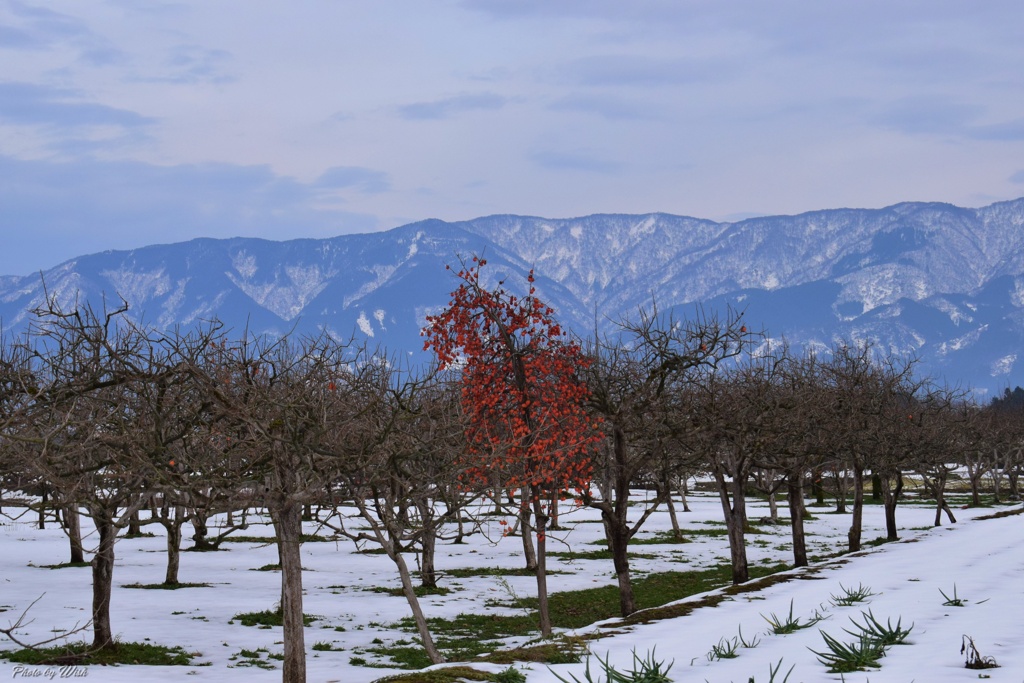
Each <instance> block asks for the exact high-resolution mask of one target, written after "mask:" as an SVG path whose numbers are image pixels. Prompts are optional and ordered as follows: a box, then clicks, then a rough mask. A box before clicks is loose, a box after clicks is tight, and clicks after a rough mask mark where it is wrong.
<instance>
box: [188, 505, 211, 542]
mask: <svg viewBox="0 0 1024 683" xmlns="http://www.w3.org/2000/svg"><path fill="white" fill-rule="evenodd" d="M206 519H207V515H206V511H205V510H198V509H196V510H194V511H193V512H192V528H193V529H194V530H195V534H193V535H192V543H193V547H194V548H195V549H196V550H213V548H214V546H213V544H211V543H210V542H209V541H208V540H206V537H207V534H208V533H209V529H208V528H207V526H206Z"/></svg>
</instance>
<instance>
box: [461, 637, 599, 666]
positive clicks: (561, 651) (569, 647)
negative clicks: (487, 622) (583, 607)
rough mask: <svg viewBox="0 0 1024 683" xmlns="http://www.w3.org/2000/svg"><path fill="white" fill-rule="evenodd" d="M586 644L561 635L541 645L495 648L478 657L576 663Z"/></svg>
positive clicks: (493, 660)
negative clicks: (505, 648) (493, 650)
mask: <svg viewBox="0 0 1024 683" xmlns="http://www.w3.org/2000/svg"><path fill="white" fill-rule="evenodd" d="M586 651H587V648H586V645H584V644H583V641H582V640H581V639H579V638H570V637H567V636H563V637H562V638H559V639H557V640H555V641H552V642H547V643H543V644H541V645H530V646H525V647H517V648H512V649H511V650H496V651H495V652H492V653H491V654H489V655H485V656H483V657H480V658H479V659H480V661H482V662H491V663H492V664H512V663H513V662H536V663H538V664H576V663H577V662H579V661H581V660H582V659H583V654H584V653H586Z"/></svg>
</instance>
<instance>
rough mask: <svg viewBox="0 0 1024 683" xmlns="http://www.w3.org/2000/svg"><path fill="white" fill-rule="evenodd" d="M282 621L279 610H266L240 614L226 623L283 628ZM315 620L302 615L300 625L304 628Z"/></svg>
mask: <svg viewBox="0 0 1024 683" xmlns="http://www.w3.org/2000/svg"><path fill="white" fill-rule="evenodd" d="M283 619H284V617H283V615H282V613H281V610H280V609H277V610H271V609H267V610H263V611H262V612H240V613H238V614H236V615H235V616H233V617H231V621H230V622H228V623H234V622H236V621H237V622H238V623H240V624H242V626H283V625H284V621H283ZM317 619H319V617H316V616H313V615H311V614H303V615H302V623H303V624H304V625H306V626H309V625H310V624H311V623H313V622H314V621H316V620H317Z"/></svg>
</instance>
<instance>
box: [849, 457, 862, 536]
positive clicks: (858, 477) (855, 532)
mask: <svg viewBox="0 0 1024 683" xmlns="http://www.w3.org/2000/svg"><path fill="white" fill-rule="evenodd" d="M863 521H864V468H863V467H861V466H860V465H854V466H853V519H851V520H850V531H849V532H847V535H846V536H847V539H848V540H849V549H850V552H851V553H855V552H857V551H858V550H860V535H861V527H862V526H863Z"/></svg>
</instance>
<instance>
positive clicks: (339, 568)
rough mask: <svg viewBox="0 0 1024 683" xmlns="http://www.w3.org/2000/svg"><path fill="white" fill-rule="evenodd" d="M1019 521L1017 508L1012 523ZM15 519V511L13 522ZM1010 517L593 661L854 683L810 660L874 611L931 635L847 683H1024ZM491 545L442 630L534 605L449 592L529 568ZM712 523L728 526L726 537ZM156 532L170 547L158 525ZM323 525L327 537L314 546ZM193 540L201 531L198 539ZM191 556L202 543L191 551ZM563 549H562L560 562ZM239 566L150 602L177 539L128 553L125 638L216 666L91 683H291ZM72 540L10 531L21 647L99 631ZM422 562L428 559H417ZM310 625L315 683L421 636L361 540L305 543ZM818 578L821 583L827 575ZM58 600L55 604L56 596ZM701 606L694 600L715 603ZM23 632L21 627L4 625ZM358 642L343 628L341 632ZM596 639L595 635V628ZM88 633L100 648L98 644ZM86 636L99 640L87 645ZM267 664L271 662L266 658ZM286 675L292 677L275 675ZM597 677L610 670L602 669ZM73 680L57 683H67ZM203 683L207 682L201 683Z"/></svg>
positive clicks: (590, 531) (585, 515)
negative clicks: (970, 645)
mask: <svg viewBox="0 0 1024 683" xmlns="http://www.w3.org/2000/svg"><path fill="white" fill-rule="evenodd" d="M691 507H692V508H693V511H692V512H689V513H682V512H680V518H681V522H682V523H683V525H684V527H685V528H689V529H705V530H707V529H709V528H715V525H716V524H718V520H719V519H720V515H721V508H720V505H719V503H718V501H717V499H716V498H714V497H710V496H694V497H693V498H691ZM999 509H1004V508H999ZM811 510H812V512H813V513H814V514H815V516H816V517H817V519H815V520H812V521H809V522H808V525H807V528H808V532H809V534H810V535H809V538H808V540H809V552H810V554H811V555H822V556H823V555H826V554H830V553H833V552H835V551H837V550H841V549H842V547H843V544H844V543H845V534H846V529H847V527H848V525H849V519H850V517H849V515H848V514H843V515H837V514H831V512H830V509H824V508H812V509H811ZM8 511H9V509H8ZM994 511H995V510H992V509H979V510H974V509H971V510H956V512H957V514H958V517H959V518H960V521H959V523H957V524H955V525H947V526H943V527H940V528H935V529H928V528H927V527H928V526H929V525H930V523H931V521H932V518H933V515H934V512H933V510H932V509H931V508H928V507H924V506H920V505H905V506H901V507H900V509H899V511H898V521H899V523H900V527H901V532H900V533H901V538H902V542H899V543H890V544H885V545H882V546H879V547H876V548H870V549H868V550H867V551H865V552H864V553H861V554H858V555H857V556H846V557H843V558H841V559H840V560H831V561H826V562H824V566H822V565H815V566H812V568H811V569H812V571H811V572H803V571H801V572H796V573H797V574H800V575H803V574H805V573H806V574H807V577H806V579H795V580H791V581H786V582H781V583H777V584H775V585H772V586H770V587H767V588H764V589H762V590H759V591H756V592H748V593H740V594H737V595H735V596H730V597H727V598H726V599H725V600H724V601H723V602H721V603H719V604H717V606H714V607H700V608H698V609H696V610H694V611H693V612H692V613H691V614H689V615H688V616H685V617H679V618H675V619H670V620H662V621H655V622H652V623H649V624H646V625H640V626H631V627H628V628H616V629H614V631H616V635H614V636H608V637H604V638H601V639H598V640H593V641H591V642H590V649H591V652H593V653H594V654H595V655H599V656H600V657H601V658H602V659H603V658H605V657H608V658H610V661H611V663H612V664H614V665H616V666H617V667H619V668H620V670H621V669H629V668H631V664H632V652H633V651H635V652H636V653H637V654H639V655H642V656H645V655H647V653H648V652H649V651H651V650H652V649H654V648H655V647H656V648H657V649H656V657H657V658H658V659H663V660H670V661H671V660H674V665H673V667H672V670H671V673H670V676H671V677H672V679H673V680H675V681H708V682H709V683H729V682H735V683H747V681H748V680H749V679H750V678H751V677H754V678H755V679H756V680H757V681H758V682H759V683H767V682H768V681H769V667H770V666H774V665H776V664H778V662H779V660H782V672H781V673H780V674H779V675H778V677H777V678H776V681H777V683H782V680H783V675H784V673H785V672H786V671H788V670H789V669H790V667H793V672H792V675H791V676H790V678H789V683H800V682H804V683H810V682H813V681H839V680H841V677H840V676H839V675H838V674H828V673H826V667H825V666H824V665H822V664H821V663H819V662H818V660H817V657H816V656H815V654H814V653H813V652H811V649H810V648H813V649H815V650H819V651H822V650H824V649H825V646H824V641H823V640H822V637H821V635H820V633H819V630H822V631H825V632H827V633H829V634H831V635H833V636H836V637H839V638H840V639H841V640H845V641H850V640H852V637H850V636H848V635H847V634H846V633H844V632H843V629H853V626H852V625H851V623H850V620H849V619H850V618H851V617H853V618H856V619H858V621H863V619H862V618H861V613H862V611H864V610H867V609H870V610H871V611H872V613H873V614H874V616H875V617H876V618H878V619H879V620H880V621H882V622H883V623H884V622H885V621H886V620H889V619H891V620H892V622H893V623H895V622H896V620H897V619H902V623H903V625H904V626H907V625H909V624H913V631H912V633H911V634H910V637H909V638H908V642H909V644H907V645H900V646H895V647H892V648H891V649H890V650H889V651H888V654H887V655H886V656H885V657H884V658H883V659H882V660H881V664H882V666H881V668H879V669H876V670H873V671H870V672H867V673H854V674H846V675H845V680H846V681H849V682H851V683H853V682H855V681H856V682H863V681H871V683H886V682H890V681H891V682H893V683H897V682H898V683H909V682H910V681H917V683H932V682H935V683H941V682H953V681H956V682H960V681H974V680H978V678H979V677H982V678H985V677H990V678H991V680H992V681H1003V682H1006V683H1011V682H1012V683H1021V682H1022V681H1024V551H1022V548H1024V516H1010V517H1006V518H1002V519H990V520H975V519H974V518H976V517H978V516H982V515H986V514H991V513H992V512H994ZM763 515H767V508H766V507H762V504H761V503H758V502H754V503H753V504H752V509H751V513H750V517H751V518H752V519H753V520H756V519H757V518H758V517H760V516H763ZM487 520H488V521H487V527H486V530H487V531H488V532H489V533H490V535H491V540H488V538H487V537H485V535H484V534H477V535H474V536H472V537H470V538H469V539H467V543H466V544H464V545H458V546H453V545H443V546H441V547H440V548H439V550H438V569H439V570H440V572H441V574H442V577H441V585H444V586H447V587H449V588H451V589H452V590H451V592H450V593H448V594H447V595H444V596H431V597H425V598H423V599H422V603H423V607H424V611H425V612H426V614H427V616H428V617H451V616H454V615H456V614H459V613H463V612H479V611H481V610H485V609H488V610H494V611H496V612H498V613H510V611H509V610H508V609H506V608H501V607H490V606H486V605H485V603H486V602H487V601H489V600H490V601H508V600H509V599H510V598H511V597H512V595H513V594H517V595H519V596H524V597H525V596H530V595H532V594H533V593H534V590H535V584H534V581H533V579H532V578H531V577H529V576H508V577H495V576H479V577H470V578H466V577H458V578H454V577H444V571H445V570H450V569H454V568H460V567H513V568H514V567H520V566H522V558H521V554H520V553H521V544H520V541H519V539H518V538H501V534H500V529H501V526H500V524H499V518H494V517H490V518H487ZM596 521H597V516H596V514H595V513H594V512H593V511H590V510H578V511H575V512H572V513H571V514H564V515H563V518H562V524H563V525H565V526H569V527H571V530H570V531H568V532H565V533H563V534H562V537H563V538H564V540H565V541H566V542H567V543H568V544H569V545H570V546H571V547H572V549H573V550H578V551H579V550H582V551H586V550H594V549H596V548H598V547H599V546H597V545H592V543H593V542H595V541H599V540H600V539H601V537H602V533H601V525H600V524H599V523H595V522H596ZM709 523H710V524H709ZM882 525H883V520H882V510H881V507H880V506H877V505H872V506H867V507H866V509H865V532H864V539H865V540H866V541H868V540H871V539H874V538H876V537H878V536H880V535H882V534H883V532H882ZM668 528H669V520H668V515H667V513H666V512H659V513H657V514H655V515H654V516H653V517H652V519H651V520H650V521H649V522H648V524H647V525H646V527H645V529H644V531H643V532H641V538H642V537H643V536H644V535H646V534H650V533H655V532H658V531H664V530H666V529H668ZM145 530H146V531H150V532H154V533H159V532H160V531H161V529H160V527H159V526H157V525H151V526H148V527H146V528H145ZM312 530H313V529H312V527H310V529H309V531H312ZM788 531H789V529H788V526H781V527H778V528H775V529H771V530H770V533H768V534H758V535H756V536H750V537H748V539H749V540H750V547H749V557H750V561H751V564H757V563H762V562H774V561H776V560H783V561H791V560H792V558H791V553H790V551H789V539H788ZM245 533H246V534H248V535H257V536H269V535H270V533H271V532H270V529H269V527H267V526H262V525H258V524H257V525H253V526H251V527H250V528H249V530H247V531H246V532H245ZM186 535H187V534H186ZM691 537H692V539H693V542H692V543H688V544H684V545H671V544H669V545H644V546H640V547H638V548H637V551H638V552H642V553H655V554H657V558H656V559H636V560H634V561H633V563H632V565H633V568H634V570H635V571H636V573H637V575H641V574H644V573H648V572H657V571H667V570H680V569H684V568H699V567H703V566H710V565H715V564H719V563H721V562H722V561H724V560H726V559H727V558H728V547H727V541H726V539H725V537H724V536H707V535H699V534H692V535H691ZM186 545H187V543H186ZM558 546H559V543H557V542H556V543H554V544H552V549H553V550H559V549H560V548H559V547H558ZM225 547H227V548H228V552H212V553H183V554H182V568H181V575H180V579H181V581H183V582H205V583H210V584H213V585H212V587H206V588H185V589H180V590H176V591H163V590H139V589H130V588H125V587H124V586H125V585H126V584H135V583H142V584H152V583H159V582H160V581H162V580H163V573H164V562H165V554H164V549H163V538H162V537H160V536H159V535H158V536H156V537H152V538H133V539H122V540H120V541H119V542H118V546H117V555H118V559H117V567H116V571H115V575H114V595H113V606H112V621H113V630H114V632H115V633H116V634H118V636H119V637H120V639H121V640H125V641H129V640H131V641H142V640H148V641H150V642H153V643H158V644H163V645H180V646H182V647H184V648H186V649H187V650H189V651H192V652H197V653H200V654H199V656H198V657H196V659H195V660H194V661H195V663H197V664H205V666H202V665H201V666H189V667H145V668H143V667H138V666H118V667H90V668H89V670H88V672H87V680H89V681H90V682H91V683H98V682H100V681H133V682H134V681H178V680H199V681H202V680H206V681H216V682H220V681H225V682H229V683H230V682H239V683H241V682H243V681H246V682H247V681H257V682H258V681H267V682H269V681H274V680H280V676H281V674H280V670H279V668H277V669H276V670H274V671H268V670H262V669H259V668H253V667H251V666H239V664H241V663H244V662H245V661H247V660H246V658H245V657H241V656H240V653H241V651H242V650H248V651H255V650H257V649H259V648H265V650H266V651H269V652H270V653H280V652H281V651H282V645H281V643H280V638H281V633H280V628H273V629H260V628H257V627H247V626H243V625H241V624H239V623H238V622H237V621H236V622H235V623H233V624H232V623H229V622H230V621H231V619H232V616H234V615H235V614H237V613H240V612H252V611H260V610H265V609H273V608H274V607H275V603H276V602H277V600H278V596H279V594H280V573H279V572H276V571H258V570H257V571H254V570H256V569H257V568H259V567H262V566H264V565H268V564H272V563H276V562H277V557H276V550H275V548H274V547H273V546H259V545H253V544H252V543H229V544H225ZM562 549H564V548H562ZM67 553H68V550H67V540H66V538H65V537H64V535H63V533H62V532H61V531H60V530H59V529H58V528H56V525H54V524H52V523H51V524H50V525H49V528H47V529H46V530H43V531H40V530H38V529H37V528H35V526H34V524H32V523H31V522H30V521H29V520H28V519H27V518H23V519H21V520H18V521H12V520H9V519H3V520H2V521H0V609H3V610H5V611H4V613H3V614H2V615H0V624H3V625H4V626H6V625H7V622H9V621H13V620H14V619H15V618H17V616H18V615H19V614H20V613H21V611H22V610H23V609H25V608H26V607H27V606H28V605H29V603H31V602H32V601H33V600H35V599H36V598H38V597H39V596H40V595H43V598H42V599H41V600H40V601H39V602H38V603H37V604H36V606H35V607H34V608H33V609H32V612H31V616H32V617H33V618H34V621H33V623H32V624H31V625H29V626H28V628H26V629H24V630H23V631H22V632H21V633H22V635H24V636H25V637H26V638H27V639H28V640H42V639H43V638H45V637H48V636H49V635H50V632H51V630H53V629H67V628H69V627H71V626H73V625H74V624H75V623H76V622H82V623H84V622H85V621H87V619H88V615H89V605H90V604H91V593H90V572H89V570H88V569H87V568H63V569H57V570H51V569H47V568H43V567H42V566H41V565H47V564H57V563H61V562H64V561H66V560H67ZM410 560H411V558H410ZM303 566H304V567H306V568H307V569H308V571H306V572H305V573H304V576H303V581H304V587H305V591H306V593H305V611H306V612H307V613H309V614H313V615H317V616H318V617H319V618H318V620H317V621H315V622H313V623H312V624H311V625H310V626H309V627H308V628H307V631H306V646H307V651H308V672H309V675H308V678H309V681H311V682H322V681H334V682H337V683H366V682H369V681H373V680H375V679H378V678H381V677H383V676H386V675H388V674H392V673H398V670H397V669H386V668H367V667H365V666H356V665H353V664H352V663H351V662H350V659H351V658H352V657H353V656H358V657H362V658H364V659H366V660H369V661H371V662H372V661H374V656H373V655H371V654H368V653H366V652H363V651H362V650H363V649H364V648H368V647H374V640H375V639H376V640H377V641H378V645H379V642H381V641H382V642H383V643H384V644H388V643H392V642H395V641H397V640H401V639H405V640H409V639H411V638H412V637H413V635H414V634H410V633H408V632H402V631H399V630H397V629H395V628H394V626H393V625H394V624H395V622H397V621H398V620H399V619H401V618H403V617H406V616H408V615H409V610H408V606H407V604H406V602H405V600H404V599H403V598H401V597H394V596H391V595H388V594H386V593H381V592H375V591H373V590H372V588H374V587H387V588H393V587H397V586H398V585H399V584H398V578H397V574H396V572H395V570H394V568H393V565H392V564H391V562H390V561H389V560H388V559H387V557H385V556H383V555H380V554H366V553H357V552H355V549H354V547H353V545H352V544H351V543H350V542H338V543H306V544H304V545H303ZM549 567H550V568H552V569H557V570H558V571H559V572H560V573H557V574H554V575H552V576H550V577H549V586H550V590H551V591H552V592H556V591H564V590H573V589H579V588H587V587H593V586H596V585H601V584H611V583H613V581H614V578H613V572H612V568H611V563H610V561H609V560H575V561H573V562H565V561H562V560H559V559H556V558H552V559H551V561H550V563H549ZM815 570H816V571H815ZM841 586H843V587H846V588H855V587H858V586H864V587H868V588H870V589H871V591H872V592H874V593H875V594H876V595H874V596H873V597H871V598H869V602H867V603H864V604H861V605H856V606H850V607H836V606H834V605H833V604H832V603H831V597H832V596H837V595H841V594H842V589H841ZM954 587H955V590H956V592H957V595H958V597H960V598H962V599H965V600H966V604H965V606H963V607H950V606H944V605H943V604H942V603H943V602H944V598H943V596H942V594H941V593H940V590H941V591H945V592H946V594H947V595H950V596H952V592H953V590H954ZM44 594H45V595H44ZM698 598H699V596H697V597H696V598H691V599H698ZM791 603H792V606H793V613H794V616H797V617H800V618H803V619H806V618H809V617H811V616H812V615H814V613H815V611H818V612H820V613H821V614H822V615H825V616H826V617H827V618H826V619H825V620H823V621H821V622H820V623H818V624H817V625H816V626H814V627H812V628H809V629H805V630H801V631H797V632H796V633H793V634H790V635H769V634H767V633H766V631H767V630H768V624H767V622H766V621H765V619H763V618H762V615H765V616H767V615H771V614H773V613H774V614H776V615H780V616H782V615H785V614H788V613H789V610H790V604H791ZM5 617H6V620H5V619H4V618H5ZM740 627H742V629H743V635H744V637H745V638H746V639H747V640H750V639H751V638H752V637H753V636H755V635H756V636H758V638H759V642H758V644H757V646H756V647H754V648H740V649H739V650H738V654H739V656H738V657H737V658H735V659H726V660H716V661H709V658H708V653H709V651H710V650H711V648H712V646H713V645H716V644H717V643H719V641H720V640H721V639H723V638H725V639H731V638H733V637H735V636H737V634H738V632H739V629H740ZM339 629H342V630H339ZM593 630H595V627H588V628H586V629H581V632H587V631H593ZM84 635H86V636H88V635H89V634H88V633H86V634H84ZM964 635H967V636H970V637H972V638H973V639H974V642H975V643H976V644H977V647H978V649H979V651H980V652H981V654H982V655H985V656H992V657H994V658H995V659H996V661H997V662H998V663H999V665H1000V668H996V669H988V670H985V671H982V672H979V671H974V670H969V669H966V668H965V667H964V661H965V659H964V656H963V655H962V654H961V653H960V647H961V640H962V636H964ZM79 637H81V636H79ZM316 643H330V644H331V646H332V647H334V648H336V649H335V650H333V651H314V650H312V647H313V645H314V644H316ZM0 648H2V649H14V646H13V644H12V643H0ZM262 661H268V660H266V655H265V654H264V655H263V660H262ZM269 663H270V664H271V665H275V666H276V667H279V665H280V662H278V661H275V660H273V659H271V660H269ZM594 663H595V664H596V661H595V662H594ZM16 666H17V665H15V664H12V663H9V662H6V661H3V660H0V678H2V677H3V676H5V675H6V676H9V677H12V678H15V677H16V678H18V679H21V678H24V679H27V678H28V676H29V674H32V673H33V672H36V676H37V678H36V679H37V680H41V679H42V678H41V677H43V676H47V675H48V674H47V672H46V671H45V667H28V669H24V668H22V669H16ZM476 666H478V667H479V668H482V669H488V670H491V671H501V670H503V669H505V668H507V667H506V666H497V665H487V664H477V665H476ZM520 667H521V668H522V670H523V672H524V673H525V674H526V676H527V680H528V681H529V683H553V682H554V681H556V680H557V679H556V678H555V676H554V674H553V673H552V672H551V671H550V670H549V669H548V668H547V667H545V666H544V665H539V664H530V665H525V664H524V665H520ZM552 669H553V670H554V671H555V672H558V673H559V674H561V675H562V676H565V677H568V675H569V674H575V675H576V676H577V677H579V678H581V679H582V678H583V673H582V672H583V665H582V664H575V665H558V666H554V667H552ZM55 675H56V674H55ZM186 677H191V678H190V679H189V678H186Z"/></svg>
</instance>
